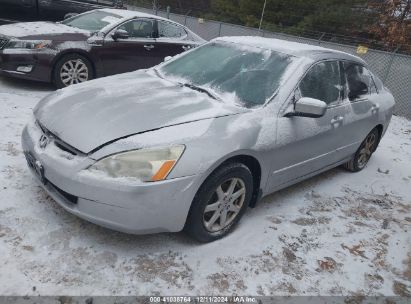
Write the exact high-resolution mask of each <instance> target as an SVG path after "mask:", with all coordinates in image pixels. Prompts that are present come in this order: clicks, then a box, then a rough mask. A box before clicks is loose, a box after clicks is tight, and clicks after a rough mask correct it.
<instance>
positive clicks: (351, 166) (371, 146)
mask: <svg viewBox="0 0 411 304" xmlns="http://www.w3.org/2000/svg"><path fill="white" fill-rule="evenodd" d="M379 140H380V132H379V131H378V129H377V128H375V129H373V130H372V131H371V132H370V133H369V134H368V135H367V137H366V138H365V139H364V141H363V142H362V143H361V145H360V147H359V148H358V150H357V152H355V154H354V156H353V157H352V159H351V160H350V161H348V162H347V163H345V164H344V165H343V167H344V168H345V169H347V170H348V171H351V172H359V171H361V170H362V169H364V168H365V167H366V166H367V164H368V161H369V160H370V158H371V156H372V154H373V153H374V152H375V150H376V149H377V146H378V142H379Z"/></svg>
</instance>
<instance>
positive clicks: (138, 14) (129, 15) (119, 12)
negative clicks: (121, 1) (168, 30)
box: [100, 8, 171, 21]
mask: <svg viewBox="0 0 411 304" xmlns="http://www.w3.org/2000/svg"><path fill="white" fill-rule="evenodd" d="M100 11H103V12H107V13H111V14H115V15H118V16H121V17H123V18H134V17H145V18H156V19H161V20H167V21H171V20H168V19H166V18H163V17H160V16H156V15H152V14H147V13H142V12H138V11H129V10H123V9H115V8H103V9H100Z"/></svg>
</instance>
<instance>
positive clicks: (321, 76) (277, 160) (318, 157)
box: [270, 61, 347, 190]
mask: <svg viewBox="0 0 411 304" xmlns="http://www.w3.org/2000/svg"><path fill="white" fill-rule="evenodd" d="M341 76H342V74H341V71H340V66H339V62H338V61H323V62H319V63H316V64H315V65H314V66H312V67H311V68H310V69H309V71H308V72H307V73H306V75H305V76H304V78H303V79H302V81H301V82H300V84H299V86H298V88H297V89H296V91H295V94H294V96H293V97H292V98H291V100H290V102H295V101H297V100H298V99H299V98H301V97H310V98H315V99H319V100H322V101H324V102H326V103H327V104H328V108H327V111H326V112H325V115H324V116H322V117H319V118H309V117H300V116H293V117H285V116H282V117H279V118H278V122H277V124H278V125H277V144H276V146H277V147H279V148H278V149H276V151H273V161H272V170H271V172H272V176H271V178H270V188H271V190H274V189H276V188H279V187H281V185H284V184H287V183H290V182H292V181H294V180H298V179H299V178H302V177H304V176H307V175H309V174H311V173H314V172H316V171H319V170H321V169H324V168H326V167H327V166H330V165H332V164H334V163H336V162H338V161H339V160H341V159H340V155H338V153H337V152H338V149H339V147H341V145H343V141H344V140H345V139H344V138H343V136H342V134H341V131H340V130H341V127H342V126H343V124H344V118H345V113H346V111H347V104H346V103H344V102H343V89H342V83H341Z"/></svg>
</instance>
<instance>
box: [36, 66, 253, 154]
mask: <svg viewBox="0 0 411 304" xmlns="http://www.w3.org/2000/svg"><path fill="white" fill-rule="evenodd" d="M245 111H247V109H245V108H241V107H237V106H232V105H227V104H224V103H222V102H219V101H216V100H214V99H212V98H210V97H208V96H207V95H206V94H203V93H200V92H197V91H193V90H191V89H189V88H185V87H181V86H180V85H178V84H175V83H173V82H169V81H166V80H162V79H160V78H158V77H156V76H153V75H149V74H148V73H146V72H144V71H138V72H132V73H126V74H121V75H117V76H112V77H106V78H103V79H99V80H94V81H90V82H87V83H83V84H79V85H74V86H72V87H69V88H66V89H63V90H59V91H56V92H55V93H54V94H51V95H49V96H48V97H46V98H44V99H43V100H42V101H40V103H39V104H38V105H37V106H36V108H35V109H34V114H35V116H36V119H38V121H39V122H40V123H41V124H42V125H43V126H44V127H45V128H47V129H48V130H49V131H50V132H52V133H53V134H54V135H56V136H58V137H59V138H60V139H61V140H63V141H65V142H66V143H67V144H69V145H71V146H73V147H75V148H76V149H78V150H80V151H82V152H84V153H89V152H91V151H93V150H95V149H97V148H98V147H100V146H102V145H104V144H106V143H108V142H111V141H115V140H118V139H120V138H124V137H127V136H130V135H133V134H138V133H143V132H147V131H150V130H156V129H159V128H163V127H167V126H172V125H178V124H183V123H187V122H192V121H198V120H203V119H208V118H216V117H220V116H227V115H232V114H237V113H241V112H245Z"/></svg>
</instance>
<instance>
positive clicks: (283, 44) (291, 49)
mask: <svg viewBox="0 0 411 304" xmlns="http://www.w3.org/2000/svg"><path fill="white" fill-rule="evenodd" d="M213 41H223V42H230V43H234V44H241V45H243V46H252V47H258V48H262V49H269V50H273V51H277V52H280V53H285V54H289V55H292V56H296V57H308V58H311V59H313V60H322V59H340V60H350V61H355V62H358V63H360V64H363V65H365V64H366V63H365V61H364V60H362V59H361V58H359V57H357V56H354V55H351V54H348V53H345V52H341V51H337V50H333V49H328V48H324V47H320V46H316V45H310V44H305V43H299V42H293V41H287V40H281V39H274V38H264V37H257V36H236V37H220V38H216V39H214V40H213Z"/></svg>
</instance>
